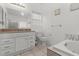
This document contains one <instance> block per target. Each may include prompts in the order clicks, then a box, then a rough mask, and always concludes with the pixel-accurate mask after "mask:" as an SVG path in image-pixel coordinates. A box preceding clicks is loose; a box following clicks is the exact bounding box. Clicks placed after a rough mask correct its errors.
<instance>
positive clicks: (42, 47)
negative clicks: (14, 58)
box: [20, 43, 47, 56]
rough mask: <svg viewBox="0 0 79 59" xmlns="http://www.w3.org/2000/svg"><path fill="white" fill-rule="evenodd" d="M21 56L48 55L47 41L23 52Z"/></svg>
mask: <svg viewBox="0 0 79 59" xmlns="http://www.w3.org/2000/svg"><path fill="white" fill-rule="evenodd" d="M20 56H47V46H46V44H45V43H42V44H38V45H37V46H36V47H34V48H33V49H31V50H29V51H27V52H25V53H23V54H21V55H20Z"/></svg>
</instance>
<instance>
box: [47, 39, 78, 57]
mask: <svg viewBox="0 0 79 59" xmlns="http://www.w3.org/2000/svg"><path fill="white" fill-rule="evenodd" d="M48 48H49V49H50V50H52V51H54V52H56V53H58V54H60V55H61V56H79V41H71V40H65V41H62V42H60V43H59V44H56V45H54V46H51V47H48Z"/></svg>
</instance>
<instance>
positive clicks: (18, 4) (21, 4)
mask: <svg viewBox="0 0 79 59" xmlns="http://www.w3.org/2000/svg"><path fill="white" fill-rule="evenodd" d="M11 4H13V5H17V6H19V7H23V8H25V5H24V4H23V3H11Z"/></svg>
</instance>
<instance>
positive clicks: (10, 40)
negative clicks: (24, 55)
mask: <svg viewBox="0 0 79 59" xmlns="http://www.w3.org/2000/svg"><path fill="white" fill-rule="evenodd" d="M9 43H15V40H14V39H1V40H0V44H1V45H2V44H3V45H6V44H9Z"/></svg>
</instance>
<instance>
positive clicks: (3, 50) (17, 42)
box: [0, 32, 36, 56]
mask: <svg viewBox="0 0 79 59" xmlns="http://www.w3.org/2000/svg"><path fill="white" fill-rule="evenodd" d="M35 39H36V38H35V32H20V33H1V34H0V56H1V55H2V56H6V55H17V54H19V53H20V52H21V51H24V50H29V49H32V48H33V47H35Z"/></svg>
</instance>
